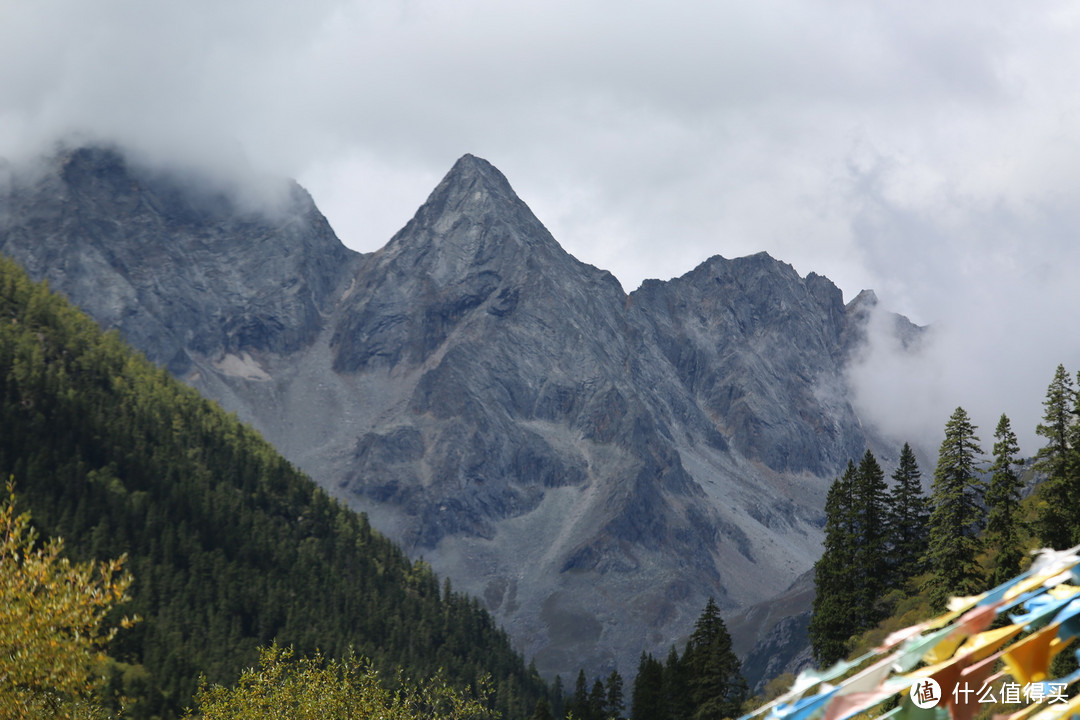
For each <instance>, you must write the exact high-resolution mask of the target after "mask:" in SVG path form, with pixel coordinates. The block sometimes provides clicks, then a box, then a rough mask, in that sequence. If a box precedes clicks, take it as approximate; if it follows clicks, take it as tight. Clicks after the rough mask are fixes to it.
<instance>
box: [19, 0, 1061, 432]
mask: <svg viewBox="0 0 1080 720" xmlns="http://www.w3.org/2000/svg"><path fill="white" fill-rule="evenodd" d="M72 133H81V134H82V135H83V136H84V137H90V138H104V139H116V140H121V141H122V142H124V143H126V144H129V145H135V146H138V147H139V148H140V149H141V150H143V151H144V152H147V153H150V154H151V155H153V156H155V157H159V158H162V159H169V158H180V159H183V160H184V161H185V162H195V163H204V164H209V165H215V166H218V167H219V168H222V167H223V168H224V169H226V170H228V169H229V167H228V166H231V164H233V163H236V162H238V159H245V162H247V163H249V164H250V165H251V166H253V167H254V168H256V169H258V170H260V171H268V172H271V173H281V174H287V175H289V176H292V177H296V178H297V179H299V181H300V182H301V183H302V184H304V185H305V186H306V187H307V188H308V189H309V190H310V191H311V192H312V194H313V195H314V197H315V200H316V202H317V203H318V204H319V205H320V207H321V208H322V210H323V212H324V213H325V214H326V215H327V217H328V218H329V220H330V222H331V224H332V225H333V226H334V228H335V230H336V231H337V233H338V235H339V236H340V237H341V239H342V240H343V241H344V242H345V243H346V244H347V245H349V246H351V247H353V248H356V249H358V250H363V251H370V250H374V249H377V248H378V247H380V246H381V245H383V244H384V243H385V242H386V241H387V240H388V239H389V237H390V236H391V235H392V234H393V233H394V232H395V231H396V230H397V229H398V228H400V227H401V226H402V225H403V224H404V223H405V222H406V221H407V220H408V219H409V217H410V216H411V215H412V213H413V211H415V209H416V208H417V206H419V204H420V203H421V202H422V201H423V200H424V198H425V197H426V195H427V194H428V193H429V192H430V190H431V189H432V188H433V187H434V186H435V184H436V183H437V182H438V180H439V179H440V178H441V176H442V175H443V174H445V172H446V171H447V170H448V169H449V168H450V166H451V165H452V164H453V162H454V160H456V159H457V158H458V157H459V156H460V155H462V154H464V153H466V152H468V153H473V154H475V155H479V156H481V157H484V158H486V159H488V160H490V161H491V162H492V163H494V164H495V165H496V166H497V167H499V168H500V169H501V170H502V171H503V172H504V173H505V174H506V175H507V177H508V178H509V180H510V182H511V184H513V186H514V187H515V189H516V190H517V192H518V194H519V195H520V196H521V197H522V198H523V199H524V200H525V201H526V202H527V203H528V204H529V205H530V206H531V207H532V209H533V211H534V212H535V213H536V214H537V215H538V216H539V217H540V219H541V220H542V221H543V222H544V223H545V224H546V225H547V226H548V228H549V229H550V230H551V231H552V233H553V234H554V235H555V237H556V239H557V240H559V241H560V242H561V243H562V244H563V246H564V247H565V248H567V249H568V250H569V251H570V252H572V253H573V254H574V255H575V256H577V257H578V258H580V259H582V260H584V261H586V262H589V263H592V264H594V265H597V266H599V267H602V268H606V269H608V270H611V271H612V272H613V273H614V274H615V275H616V276H617V277H618V278H619V279H620V281H621V282H622V284H623V286H624V288H625V289H626V290H627V291H630V290H632V289H634V288H636V287H637V286H638V284H640V282H641V280H642V279H644V278H647V277H659V278H663V279H666V278H670V277H673V276H677V275H681V274H683V273H684V272H687V271H689V270H690V269H691V268H693V267H694V266H695V265H696V264H698V263H699V262H701V261H702V260H704V259H705V258H707V257H709V256H711V255H714V254H721V255H724V256H725V257H735V256H740V255H745V254H749V253H753V252H757V251H759V250H766V251H768V252H769V253H770V254H772V255H773V256H774V257H776V258H778V259H781V260H784V261H786V262H789V263H791V264H792V265H794V266H795V268H796V269H797V270H798V271H799V272H800V273H801V274H804V275H805V274H806V273H808V272H810V271H815V272H818V273H820V274H823V275H826V276H827V277H829V278H831V279H832V280H833V281H834V282H836V283H837V285H839V286H840V287H841V288H842V289H843V291H844V294H845V297H846V299H851V298H852V297H854V295H855V294H856V293H858V291H859V290H861V289H863V288H874V289H875V290H876V291H877V294H878V296H879V298H880V299H881V302H882V304H883V305H884V306H886V307H888V308H889V309H893V310H896V311H898V312H902V313H905V314H907V315H909V316H910V317H912V318H913V319H915V320H916V321H918V322H920V323H932V324H933V325H934V326H935V328H936V329H937V332H936V333H935V338H936V340H935V342H934V343H933V344H932V346H931V347H929V348H928V349H927V350H926V351H925V352H924V353H923V354H922V355H921V356H920V357H918V358H915V359H911V358H908V359H903V358H897V357H895V356H894V355H892V354H891V353H889V352H888V347H887V344H885V343H883V344H880V345H879V346H876V347H875V352H874V354H872V355H871V359H872V362H870V363H869V364H867V365H866V366H864V367H862V368H860V369H859V371H858V372H856V373H855V375H854V378H855V380H856V382H857V385H858V386H859V388H860V400H861V402H862V404H863V405H864V406H865V407H864V409H865V410H866V412H867V413H868V414H869V415H871V416H873V417H875V418H876V419H877V420H878V421H879V422H884V423H887V424H889V427H890V428H891V429H893V430H894V431H896V432H897V433H898V434H899V435H902V436H904V437H909V436H912V435H914V434H916V433H919V432H926V428H932V430H933V431H934V432H936V433H940V429H941V428H942V427H943V426H944V423H945V420H946V419H947V418H948V416H949V414H950V413H951V412H952V409H953V408H955V407H956V406H957V405H964V406H965V407H966V408H968V410H969V411H971V413H972V414H973V416H974V417H975V420H976V422H977V423H978V424H979V425H980V428H981V436H982V438H983V444H984V446H985V447H986V448H987V449H989V447H990V445H991V444H992V437H991V436H992V432H993V426H994V424H995V423H996V420H997V417H998V415H1000V414H1001V413H1002V412H1007V413H1008V414H1009V415H1010V417H1012V418H1013V421H1014V425H1015V427H1016V430H1017V431H1018V433H1019V434H1020V435H1021V437H1022V438H1023V439H1024V440H1025V450H1028V451H1032V450H1034V448H1035V447H1036V446H1037V444H1036V440H1035V437H1034V434H1033V430H1034V425H1035V423H1036V422H1037V421H1038V419H1039V417H1040V416H1041V412H1042V408H1041V401H1042V398H1043V396H1044V394H1045V389H1046V386H1047V384H1048V383H1049V381H1050V378H1051V376H1052V374H1053V371H1054V368H1055V367H1056V366H1057V364H1058V363H1059V362H1060V363H1064V364H1065V365H1066V367H1067V368H1068V369H1069V370H1070V371H1072V372H1074V373H1075V371H1076V370H1078V369H1080V323H1078V319H1080V318H1078V315H1080V312H1078V311H1077V306H1078V302H1077V301H1078V295H1080V283H1078V282H1077V279H1076V275H1077V274H1078V272H1080V243H1078V242H1077V241H1076V233H1077V228H1078V227H1080V224H1078V221H1080V4H1078V3H1076V2H1075V1H1074V0H1060V1H1058V2H1040V1H1039V0H1033V1H1031V2H1024V3H1017V2H1011V1H1010V2H1004V1H1000V0H978V1H975V0H953V2H949V3H942V2H919V1H917V0H916V1H912V0H902V1H900V0H895V1H894V0H874V1H873V2H867V1H866V0H850V1H849V0H822V1H821V2H791V1H773V0H761V1H760V2H733V1H728V0H717V1H715V2H688V3H677V4H673V3H660V2H637V1H635V0H620V1H619V2H612V1H609V0H603V1H596V2H580V0H579V1H577V2H567V1H564V0H545V1H543V2H515V3H507V2H496V1H495V0H456V1H455V2H445V1H437V0H398V1H390V0H387V1H378V0H375V1H371V2H348V1H334V0H314V1H309V2H306V3H304V4H303V5H301V4H300V3H294V2H291V3H285V2H271V1H267V0H258V1H256V0H234V1H232V2H219V1H218V0H185V2H170V3H160V2H147V1H146V0H99V1H97V2H93V3H91V2H85V0H35V1H34V2H28V1H25V0H0V154H3V155H4V156H7V157H14V158H19V157H21V156H25V155H27V154H31V153H34V152H37V151H39V150H40V149H41V148H43V147H46V146H47V145H48V143H50V142H52V141H53V140H54V139H55V138H57V137H59V136H62V135H69V136H70V135H71V134H72Z"/></svg>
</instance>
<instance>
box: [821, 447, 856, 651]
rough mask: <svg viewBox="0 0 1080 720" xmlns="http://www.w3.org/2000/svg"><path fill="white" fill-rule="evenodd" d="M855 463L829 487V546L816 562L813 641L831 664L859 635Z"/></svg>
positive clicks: (826, 527)
mask: <svg viewBox="0 0 1080 720" xmlns="http://www.w3.org/2000/svg"><path fill="white" fill-rule="evenodd" d="M856 472H857V471H856V469H855V463H854V462H851V461H849V462H848V466H847V470H845V471H844V474H843V475H841V476H840V477H838V478H837V479H836V480H835V481H834V482H833V484H832V486H831V487H830V488H829V494H828V496H827V498H826V500H825V549H824V552H823V553H822V555H821V558H819V559H818V561H817V562H816V563H814V590H815V592H814V605H813V615H812V616H811V618H810V628H809V634H810V643H811V646H812V647H813V651H814V657H815V658H816V659H817V661H818V663H819V664H821V665H831V664H833V663H834V662H836V661H837V660H840V659H842V658H844V657H845V656H846V655H847V641H848V639H849V638H851V636H852V635H853V634H855V632H856V629H857V625H856V623H854V622H853V613H852V608H853V606H854V605H855V602H856V600H855V594H856V591H855V583H854V580H855V578H854V576H853V574H852V572H851V567H852V565H853V564H854V551H853V548H854V530H853V521H852V512H853V502H852V492H853V486H854V483H855V475H856Z"/></svg>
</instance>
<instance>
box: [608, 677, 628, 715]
mask: <svg viewBox="0 0 1080 720" xmlns="http://www.w3.org/2000/svg"><path fill="white" fill-rule="evenodd" d="M605 687H606V689H607V698H606V701H605V703H604V717H605V718H615V719H616V720H619V718H622V714H623V708H624V707H625V705H626V703H625V702H624V700H623V679H622V675H620V674H619V671H618V670H612V671H611V674H610V675H608V679H607V682H606V683H605Z"/></svg>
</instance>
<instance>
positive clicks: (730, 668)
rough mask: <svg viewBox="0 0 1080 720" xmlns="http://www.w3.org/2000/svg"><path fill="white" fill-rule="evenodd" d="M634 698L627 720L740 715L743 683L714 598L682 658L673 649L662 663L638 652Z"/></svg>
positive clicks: (700, 719) (687, 719) (744, 693)
mask: <svg viewBox="0 0 1080 720" xmlns="http://www.w3.org/2000/svg"><path fill="white" fill-rule="evenodd" d="M632 696H633V708H632V710H631V716H630V717H631V720H638V719H641V720H645V719H646V718H648V719H649V720H690V719H691V718H693V719H694V720H709V719H712V718H717V719H719V718H734V717H738V716H739V715H740V714H741V711H742V705H743V703H744V702H745V701H746V696H747V688H746V681H745V680H744V679H743V676H742V668H741V666H740V663H739V660H738V658H737V657H736V656H735V653H734V651H733V650H732V648H731V636H730V635H729V634H728V631H727V627H726V626H725V625H724V621H723V618H721V617H720V609H719V607H717V605H716V602H715V601H714V600H713V599H712V598H709V601H708V603H707V604H706V605H705V610H704V611H703V612H702V614H701V617H699V618H698V621H697V623H696V624H695V626H694V632H693V634H692V635H691V636H690V641H689V642H688V643H687V645H686V651H685V652H684V653H683V656H682V658H681V659H680V658H679V655H678V653H677V652H676V651H675V648H674V647H673V648H671V652H670V653H669V654H668V659H667V664H666V665H661V664H660V661H658V660H656V659H655V658H653V656H652V655H650V654H648V653H642V654H641V660H640V662H639V663H638V673H637V677H636V678H635V679H634V689H633V695H632Z"/></svg>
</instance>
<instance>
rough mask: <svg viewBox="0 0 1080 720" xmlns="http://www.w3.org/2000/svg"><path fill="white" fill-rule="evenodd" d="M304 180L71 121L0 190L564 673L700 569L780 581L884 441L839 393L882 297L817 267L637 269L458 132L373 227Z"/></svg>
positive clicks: (806, 561)
mask: <svg viewBox="0 0 1080 720" xmlns="http://www.w3.org/2000/svg"><path fill="white" fill-rule="evenodd" d="M76 170H77V172H76ZM170 178H171V179H170ZM292 187H293V189H292V191H291V192H290V194H289V198H290V200H289V201H288V203H286V209H285V210H284V211H282V212H277V213H273V214H269V215H259V214H251V213H245V212H244V211H242V210H240V209H238V208H237V207H235V206H233V205H230V204H229V202H228V198H227V197H224V198H222V197H218V196H216V195H214V194H213V193H207V192H206V191H205V189H203V188H200V187H198V186H197V185H193V184H192V183H190V182H189V183H183V182H179V181H177V180H176V179H175V177H173V176H170V175H169V174H168V173H161V172H157V173H152V172H150V171H146V170H141V169H139V168H137V167H134V166H132V165H130V164H128V163H127V162H126V161H125V160H124V158H123V157H122V156H121V155H119V154H118V153H115V152H113V151H100V150H92V149H91V150H79V151H75V152H72V153H68V154H66V155H62V156H61V157H59V158H57V159H56V160H55V161H54V162H53V163H52V164H51V165H50V166H49V168H48V169H47V171H46V172H44V173H41V174H40V175H38V176H34V178H33V179H30V178H17V179H16V180H15V181H14V182H13V183H12V185H11V189H10V190H8V191H6V194H4V195H3V197H2V198H0V201H2V205H0V250H2V251H3V252H4V253H6V254H9V255H11V256H13V257H15V258H16V259H17V260H19V261H20V262H21V263H23V264H24V265H25V266H26V267H27V268H28V270H29V271H30V272H31V274H33V275H34V276H35V277H48V279H49V281H50V284H52V286H53V287H54V288H57V289H59V290H60V291H62V292H64V293H65V294H67V295H68V296H69V297H70V298H71V299H72V300H74V301H75V302H76V303H78V304H80V305H82V306H83V307H84V308H86V309H87V310H88V311H89V312H90V313H91V314H93V315H94V316H95V317H96V318H97V319H98V321H99V322H101V323H102V324H103V325H105V326H108V327H117V328H119V329H120V331H121V332H122V333H123V334H124V335H125V336H126V337H127V338H128V339H129V340H130V341H131V342H133V343H134V344H135V345H136V346H138V347H140V348H141V349H143V350H144V351H145V352H147V354H148V355H149V356H150V357H151V358H154V359H156V360H158V361H159V362H162V363H164V364H166V365H167V366H168V367H169V369H170V370H172V372H174V373H175V374H177V375H178V376H180V377H182V378H183V379H184V380H186V381H187V382H189V383H190V384H192V385H194V386H195V387H197V388H198V389H199V390H200V391H202V392H203V393H205V394H206V395H208V396H210V397H213V398H216V399H218V400H220V401H221V402H222V403H223V404H224V405H225V406H226V408H228V409H230V410H234V411H236V412H237V413H238V414H239V415H240V417H241V418H243V419H245V420H248V421H250V422H252V423H253V424H254V425H255V426H256V427H257V428H258V429H259V430H261V431H262V432H263V434H264V435H265V436H266V437H267V438H268V439H269V440H270V441H271V442H273V443H274V444H275V445H276V446H277V447H278V448H279V449H280V450H282V451H283V453H284V454H285V455H286V457H288V458H289V459H290V460H292V461H293V462H294V463H296V464H297V465H299V466H300V467H301V468H303V469H304V470H306V471H307V472H308V473H309V474H311V476H312V477H313V478H314V479H316V480H317V481H318V482H319V483H321V484H322V485H323V486H324V487H326V488H328V489H329V490H330V491H331V492H333V493H334V494H335V495H337V496H338V497H340V498H342V499H344V500H345V501H346V502H348V503H349V504H350V505H352V506H353V507H355V508H357V509H360V510H364V511H366V512H368V514H369V516H370V518H371V522H372V524H373V525H374V526H375V527H377V528H378V529H380V530H382V531H383V532H385V533H386V534H388V535H389V536H390V537H392V538H394V539H395V540H396V541H398V542H400V543H401V544H403V546H404V547H405V549H406V550H407V551H408V552H410V553H412V554H414V555H423V557H424V558H425V559H427V560H428V561H429V562H430V563H431V564H432V565H433V566H434V567H435V569H436V570H437V571H438V572H440V574H443V575H447V576H449V577H450V578H452V580H453V582H454V584H455V586H456V587H457V588H458V589H459V590H466V591H469V592H471V593H473V594H475V595H477V596H479V597H481V598H482V599H483V601H484V602H485V603H486V605H487V606H488V608H489V609H491V610H492V611H493V612H494V613H495V614H496V616H497V617H498V618H499V620H500V621H501V622H503V623H504V624H505V625H506V627H507V629H508V630H509V631H510V633H511V635H512V637H513V638H514V639H515V641H516V642H517V643H518V645H519V647H521V649H522V650H523V651H524V652H525V654H526V655H528V656H532V657H535V660H536V665H537V667H538V668H539V669H540V670H541V671H542V672H544V673H546V674H549V675H553V674H554V673H556V672H558V673H562V674H563V676H564V677H569V676H571V675H572V674H576V672H577V669H578V668H580V667H585V668H587V669H588V671H589V672H590V673H591V674H597V673H600V672H604V673H606V672H609V671H610V669H612V668H613V667H614V666H616V665H618V666H620V667H622V668H623V669H624V670H625V669H626V668H628V667H633V665H634V663H636V661H637V659H638V657H639V656H640V653H641V651H642V650H648V651H651V652H654V653H664V652H666V651H667V649H668V647H669V646H670V645H671V644H673V643H681V642H682V641H683V640H684V639H685V636H686V635H687V633H688V632H689V631H690V629H691V628H692V625H693V622H694V620H695V618H696V617H697V615H698V613H699V612H700V610H701V608H702V607H703V606H704V604H705V600H706V599H707V598H708V597H709V596H713V597H715V598H716V599H717V601H718V602H719V604H720V605H721V607H723V608H725V609H726V610H728V611H733V610H735V609H737V608H743V607H747V606H749V605H751V604H753V603H757V602H760V601H763V600H765V599H767V598H769V597H771V596H773V595H775V594H777V593H780V592H781V591H783V590H784V589H785V588H787V586H788V585H789V584H790V583H791V581H792V580H794V578H795V577H796V576H798V575H799V574H801V573H803V572H805V571H806V570H807V569H809V568H810V567H811V565H812V563H813V562H814V560H815V559H816V557H817V554H818V552H819V547H820V541H821V524H822V508H823V506H824V496H825V491H826V488H827V486H828V484H829V482H830V481H831V479H832V477H833V476H834V475H835V474H837V473H838V472H839V471H840V470H841V469H842V467H843V465H844V464H845V463H846V462H847V459H848V458H849V457H857V456H859V455H860V454H861V453H862V451H863V450H864V449H865V448H866V447H872V448H873V449H874V451H875V453H878V454H879V457H882V458H883V459H885V460H886V461H887V458H888V457H889V456H890V455H892V454H894V453H893V452H890V449H889V448H888V447H887V446H885V445H883V444H882V443H881V442H880V440H879V439H878V438H876V437H874V436H873V435H872V433H871V432H870V431H869V430H868V429H867V428H865V427H863V426H862V424H861V423H860V421H859V418H858V417H857V415H856V413H855V411H854V409H853V408H852V406H851V404H850V403H849V401H848V394H847V389H846V385H845V380H844V377H845V376H844V371H845V363H846V362H847V359H848V358H849V357H850V355H851V353H852V351H853V350H854V349H855V346H856V345H857V344H858V342H859V340H858V338H859V337H861V335H860V333H859V327H860V324H861V323H865V320H866V317H865V312H864V310H862V309H860V308H862V305H861V304H860V305H859V306H858V307H856V308H855V309H854V310H852V309H849V308H848V307H845V305H844V304H843V300H842V297H841V293H840V290H839V289H837V288H836V287H835V286H834V285H833V284H832V283H831V282H830V281H829V280H828V279H826V278H824V277H821V276H819V275H815V274H810V275H808V276H806V277H800V276H799V275H798V273H796V272H795V271H794V269H792V268H791V266H789V265H786V264H784V263H782V262H779V261H777V260H775V259H773V258H771V257H769V256H768V255H766V254H764V253H761V254H758V255H754V256H750V257H747V258H737V259H733V260H728V259H724V258H722V257H719V256H717V257H714V258H711V259H709V260H707V261H705V262H704V263H702V264H701V265H700V266H699V267H697V268H696V269H694V270H692V271H691V272H689V273H687V274H686V275H684V276H683V277H680V278H676V279H674V280H671V281H668V282H661V281H657V280H651V281H648V282H646V283H645V284H644V285H642V287H641V288H639V289H638V290H636V291H635V292H634V293H632V294H630V295H629V296H628V295H626V294H625V293H624V292H623V290H622V288H621V287H620V285H619V283H618V281H617V280H616V279H615V278H614V277H613V276H612V275H611V274H610V273H608V272H606V271H603V270H600V269H597V268H595V267H593V266H591V265H587V264H585V263H582V262H580V261H578V260H577V259H575V258H573V257H572V256H571V255H569V254H568V253H566V252H565V251H564V250H563V249H562V248H561V247H560V246H559V245H558V243H557V242H556V241H555V239H554V238H553V237H552V236H551V234H550V233H549V232H548V231H547V229H546V228H544V226H543V224H542V223H541V222H540V221H539V220H538V219H537V218H536V217H535V216H534V215H533V213H532V212H531V211H530V210H529V208H528V207H527V206H526V204H525V203H524V202H523V201H522V200H521V199H520V198H518V197H517V195H516V194H515V193H514V191H513V189H512V188H511V187H510V185H509V183H508V182H507V181H506V178H505V177H503V175H502V174H501V173H500V172H499V171H498V170H497V169H495V168H494V167H493V166H492V165H490V164H489V163H487V162H486V161H484V160H481V159H479V158H476V157H473V156H470V155H466V156H464V157H462V158H461V159H460V160H458V162H457V163H456V164H455V165H454V167H453V168H452V169H451V171H450V172H449V173H448V174H447V175H446V177H445V178H444V179H443V180H442V182H440V183H439V185H438V186H437V187H436V188H435V190H434V191H433V192H432V194H431V196H430V197H429V198H428V200H427V201H426V202H425V203H424V205H423V206H422V207H421V208H420V209H419V210H418V211H417V213H416V215H415V216H414V217H413V218H412V219H411V220H410V221H409V222H408V223H407V224H406V225H405V227H404V228H402V230H401V231H399V232H398V233H397V234H396V235H395V236H394V237H393V238H392V239H391V240H390V241H389V242H388V243H387V244H386V246H385V247H383V248H382V249H380V250H379V251H377V252H374V253H371V254H367V255H359V254H356V253H352V252H351V251H349V250H347V249H345V248H344V247H342V246H341V244H340V242H338V241H337V239H336V238H334V237H333V234H332V232H331V231H330V229H329V226H328V225H327V224H326V222H325V220H324V219H323V218H322V216H321V215H320V214H319V213H318V211H317V209H315V207H314V204H313V203H311V201H310V198H308V197H307V195H306V193H303V191H302V190H300V189H299V188H298V187H295V186H292ZM898 327H899V326H898ZM908 329H909V330H910V327H908ZM911 332H915V331H914V330H911ZM309 591H311V592H318V589H317V588H311V589H309Z"/></svg>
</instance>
